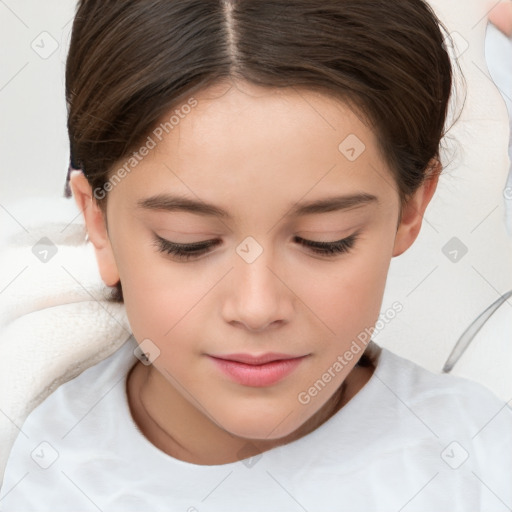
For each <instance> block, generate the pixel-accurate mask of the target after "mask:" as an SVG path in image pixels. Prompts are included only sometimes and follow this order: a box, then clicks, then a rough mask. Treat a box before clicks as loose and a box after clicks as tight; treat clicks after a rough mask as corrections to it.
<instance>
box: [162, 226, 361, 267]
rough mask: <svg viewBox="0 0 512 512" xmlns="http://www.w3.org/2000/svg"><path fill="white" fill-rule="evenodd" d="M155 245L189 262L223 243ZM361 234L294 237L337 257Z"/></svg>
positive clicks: (345, 251)
mask: <svg viewBox="0 0 512 512" xmlns="http://www.w3.org/2000/svg"><path fill="white" fill-rule="evenodd" d="M155 236H156V238H155V240H154V244H153V245H155V246H156V247H157V249H158V251H160V252H165V253H167V254H170V255H172V256H173V257H174V258H176V259H178V260H182V261H188V260H190V259H193V258H197V257H199V256H201V255H203V254H206V253H207V252H209V249H210V248H211V247H215V246H217V245H219V244H220V243H221V241H220V240H205V241H204V242H196V243H193V244H177V243H175V242H171V241H170V240H166V239H165V238H162V237H160V236H158V235H155ZM358 236H359V234H358V233H354V234H352V235H350V236H348V237H346V238H343V239H341V240H336V241H334V242H314V241H313V240H306V239H304V238H301V237H298V236H296V237H294V240H295V241H296V242H298V243H300V244H301V245H303V246H305V247H307V248H308V249H310V250H311V252H313V253H315V254H320V255H323V256H328V257H329V256H330V257H333V256H337V255H339V254H344V253H347V252H349V251H350V250H351V249H352V248H353V247H354V244H355V242H356V240H357V238H358Z"/></svg>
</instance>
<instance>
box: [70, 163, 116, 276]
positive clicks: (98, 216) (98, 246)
mask: <svg viewBox="0 0 512 512" xmlns="http://www.w3.org/2000/svg"><path fill="white" fill-rule="evenodd" d="M69 185H70V187H71V190H72V192H73V197H74V198H75V201H76V204H77V205H78V208H79V209H80V211H81V212H82V214H83V216H84V220H85V226H86V229H87V234H88V235H89V240H90V241H91V242H92V244H93V245H94V251H95V253H96V261H97V262H98V268H99V271H100V275H101V279H102V280H103V282H104V283H105V284H106V285H107V286H115V285H116V284H117V282H118V281H119V272H118V269H117V264H116V261H115V258H114V253H113V251H112V246H111V245H110V239H109V236H108V231H107V223H106V219H105V218H104V215H103V212H102V210H101V209H100V207H99V206H98V203H97V200H96V198H94V200H93V193H92V188H91V185H90V184H89V182H88V181H87V178H86V177H85V176H84V174H83V172H82V171H72V172H71V174H70V178H69Z"/></svg>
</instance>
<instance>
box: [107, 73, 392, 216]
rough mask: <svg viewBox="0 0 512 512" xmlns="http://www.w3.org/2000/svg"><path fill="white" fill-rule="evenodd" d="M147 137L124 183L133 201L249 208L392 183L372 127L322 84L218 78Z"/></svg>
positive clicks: (374, 191)
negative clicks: (181, 199)
mask: <svg viewBox="0 0 512 512" xmlns="http://www.w3.org/2000/svg"><path fill="white" fill-rule="evenodd" d="M149 137H150V138H151V139H152V141H153V143H154V148H152V149H151V151H149V152H147V155H146V156H145V157H144V158H143V159H141V160H140V162H138V163H137V165H136V166H135V167H134V168H133V169H132V170H131V171H130V172H129V175H128V177H127V179H126V180H123V182H124V183H122V187H119V190H121V189H122V188H124V189H125V191H126V192H127V193H128V194H129V195H130V196H131V199H132V204H134V203H137V202H138V201H139V200H140V198H141V197H149V196H154V195H156V194H158V193H162V192H171V191H172V192H174V193H175V192H178V193H180V194H181V195H182V196H183V195H185V196H189V197H194V196H195V199H198V198H199V199H203V200H204V201H206V202H211V203H216V204H219V202H220V204H230V203H231V204H235V203H237V202H240V203H241V204H243V203H244V201H245V202H246V204H245V206H246V207H249V206H250V205H248V204H247V200H251V201H258V202H260V203H263V204H268V203H269V201H270V200H271V199H272V198H275V197H277V194H278V193H280V194H282V196H283V197H282V199H283V200H285V201H286V204H288V203H290V202H293V201H294V200H295V201H298V200H299V199H300V198H303V199H311V200H313V199H314V198H315V197H316V196H318V195H322V196H325V194H326V193H330V192H334V191H337V192H339V193H344V194H359V193H367V194H373V195H377V192H379V193H381V194H382V193H383V192H384V193H386V192H387V193H388V194H394V193H395V191H396V187H394V184H393V179H392V178H391V174H390V173H389V170H388V169H387V167H386V166H385V164H384V159H383V158H382V155H381V154H380V149H379V147H378V144H377V139H376V137H375V135H374V133H373V132H372V131H371V130H370V129H369V128H368V127H367V126H366V125H365V123H364V122H363V121H362V120H361V119H360V118H359V116H358V114H356V113H355V112H353V111H352V110H351V109H350V108H349V107H348V106H347V105H346V104H344V103H343V102H341V101H340V100H338V99H335V98H333V97H329V96H326V95H325V94H321V93H319V92H313V91H308V90H301V89H298V88H283V89H276V88H265V87H260V86H255V85H252V84H247V83H245V82H244V83H239V82H237V83H234V82H230V83H223V84H218V85H216V86H214V87H211V88H208V89H205V90H202V91H200V92H198V93H197V94H193V95H191V96H190V97H189V98H185V100H184V101H183V102H182V104H181V105H177V106H175V107H173V108H172V109H170V111H169V112H167V113H166V114H165V115H164V116H163V117H162V119H161V120H160V122H159V123H158V124H157V125H156V126H155V129H154V130H153V131H152V132H151V133H150V134H149ZM122 163H123V162H119V163H118V166H119V165H122ZM386 188H387V189H388V190H387V191H386V190H385V189H386ZM117 192H118V190H113V193H114V194H116V193H117ZM306 195H307V197H305V196H306ZM223 201H224V203H223Z"/></svg>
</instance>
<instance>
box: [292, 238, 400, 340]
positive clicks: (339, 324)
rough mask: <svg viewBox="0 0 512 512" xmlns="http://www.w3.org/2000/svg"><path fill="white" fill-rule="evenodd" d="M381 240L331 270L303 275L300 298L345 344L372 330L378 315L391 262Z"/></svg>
mask: <svg viewBox="0 0 512 512" xmlns="http://www.w3.org/2000/svg"><path fill="white" fill-rule="evenodd" d="M391 250H392V248H391V245H390V244H389V242H386V240H385V239H384V238H382V239H381V240H380V241H378V240H374V241H373V242H372V243H369V241H368V242H366V243H365V244H364V247H363V246H362V245H361V247H360V248H359V249H358V250H357V251H356V252H354V254H350V255H347V258H345V259H341V260H339V262H337V263H334V264H333V265H332V266H331V267H328V266H326V267H323V270H321V269H320V268H317V269H316V271H315V272H312V273H309V274H306V273H305V275H307V276H308V277H307V279H306V281H305V282H303V285H302V286H303V291H302V293H301V296H302V297H307V299H306V300H305V304H306V306H308V308H309V309H311V310H312V311H313V312H314V313H315V315H316V316H317V318H319V319H320V320H321V321H322V322H323V324H324V325H325V326H327V328H329V329H330V332H331V334H333V336H336V337H337V338H338V339H339V340H343V342H344V343H347V342H348V343H349V344H350V342H351V340H352V339H354V338H355V337H357V335H358V334H359V333H360V332H362V331H364V329H366V328H370V327H372V326H373V325H374V324H375V322H376V320H377V318H378V316H379V313H380V308H381V306H382V298H383V295H384V288H385V285H386V278H387V273H388V270H389V264H390V261H391Z"/></svg>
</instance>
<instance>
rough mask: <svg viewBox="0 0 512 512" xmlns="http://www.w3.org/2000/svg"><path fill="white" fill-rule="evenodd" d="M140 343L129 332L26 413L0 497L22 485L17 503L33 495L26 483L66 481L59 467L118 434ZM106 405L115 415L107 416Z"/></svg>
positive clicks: (45, 484) (41, 485) (39, 485)
mask: <svg viewBox="0 0 512 512" xmlns="http://www.w3.org/2000/svg"><path fill="white" fill-rule="evenodd" d="M136 347H137V342H136V341H135V339H134V338H133V336H131V337H130V338H128V340H127V341H126V342H125V343H124V344H123V345H121V347H120V348H119V349H117V350H116V351H115V352H114V353H113V354H111V355H110V356H109V357H107V358H106V359H103V360H102V361H100V362H99V363H97V364H95V365H93V366H91V367H89V368H87V369H86V370H84V371H83V372H82V373H81V374H79V375H78V376H77V377H75V378H74V379H71V380H69V381H68V382H66V383H64V384H62V385H60V386H59V387H58V388H57V389H56V390H55V391H54V392H53V393H51V394H50V395H49V396H48V397H47V398H46V399H45V400H44V401H43V402H41V403H40V404H39V405H38V406H37V407H36V408H35V409H34V410H33V411H32V412H31V413H30V414H29V415H28V416H27V418H26V420H25V422H24V423H23V425H22V426H21V429H20V432H19V434H18V436H17V437H16V440H15V442H14V444H13V446H12V449H11V451H10V453H9V458H8V460H7V465H6V469H5V474H4V479H3V482H2V486H1V488H0V500H3V497H4V496H7V494H10V491H11V490H12V489H14V488H16V489H18V487H19V489H20V490H19V492H18V491H16V492H12V495H13V496H15V498H16V503H19V500H21V499H22V498H21V497H22V496H24V497H23V499H26V500H29V501H30V499H31V498H30V495H29V494H26V493H25V492H23V490H22V489H23V488H26V489H29V490H30V489H41V492H43V491H42V489H44V488H47V487H48V485H49V484H50V485H59V486H60V485H67V483H69V482H67V483H63V480H62V478H63V476H62V473H63V472H62V471H61V469H65V468H67V467H72V464H78V463H79V462H80V460H82V459H83V460H84V461H85V460H86V459H87V457H88V456H90V450H91V447H93V446H96V445H97V443H98V442H100V444H101V443H103V440H104V439H105V440H106V439H107V438H110V437H111V434H112V435H114V434H115V429H116V424H115V421H116V418H115V412H114V409H115V408H116V407H119V403H120V396H121V395H120V394H121V393H124V392H125V391H124V386H123V383H124V381H125V379H126V375H127V373H128V371H129V369H130V368H131V367H132V366H133V364H135V363H136V361H137V358H136V357H135V354H134V350H135V348H136ZM105 408H106V409H107V410H109V411H111V412H112V415H110V416H105V410H106V409H105ZM105 442H106V441H105ZM73 461H74V462H73ZM43 494H44V493H43ZM13 499H14V498H13ZM7 501H9V500H7ZM29 501H27V502H26V503H27V506H28V504H29ZM2 503H4V502H3V501H2Z"/></svg>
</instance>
